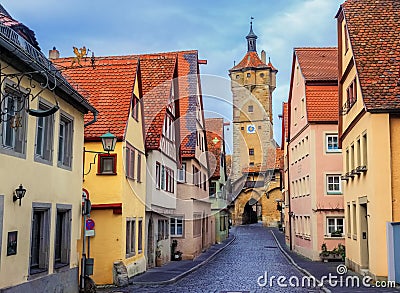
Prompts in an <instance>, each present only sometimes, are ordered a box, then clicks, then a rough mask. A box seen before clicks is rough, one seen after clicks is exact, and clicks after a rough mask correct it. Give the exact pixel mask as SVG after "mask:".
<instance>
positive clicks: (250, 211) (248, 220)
mask: <svg viewBox="0 0 400 293" xmlns="http://www.w3.org/2000/svg"><path fill="white" fill-rule="evenodd" d="M260 218H261V204H260V203H259V202H258V201H257V200H256V199H254V198H251V199H250V200H249V201H248V202H247V203H246V205H245V206H244V209H243V214H242V225H247V224H255V223H257V222H258V220H259V219H260Z"/></svg>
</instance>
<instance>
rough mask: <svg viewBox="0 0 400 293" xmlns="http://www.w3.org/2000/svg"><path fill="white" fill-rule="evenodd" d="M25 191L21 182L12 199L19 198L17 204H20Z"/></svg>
mask: <svg viewBox="0 0 400 293" xmlns="http://www.w3.org/2000/svg"><path fill="white" fill-rule="evenodd" d="M25 192H26V189H25V188H24V187H23V186H22V184H20V185H19V187H18V188H17V189H15V191H14V195H13V201H16V200H18V199H19V205H21V199H22V198H23V197H24V196H25Z"/></svg>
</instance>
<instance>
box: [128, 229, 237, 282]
mask: <svg viewBox="0 0 400 293" xmlns="http://www.w3.org/2000/svg"><path fill="white" fill-rule="evenodd" d="M234 240H235V236H234V235H233V234H232V232H231V231H230V236H229V237H228V238H227V239H225V240H224V241H223V242H222V243H221V244H215V245H213V246H211V247H210V248H209V249H207V250H206V251H205V252H203V253H201V254H200V255H199V256H198V257H196V258H195V259H194V260H181V261H171V262H169V263H167V264H165V265H163V266H162V267H155V268H151V269H148V270H147V271H146V272H145V273H143V274H141V275H137V276H134V277H133V278H132V279H131V280H130V282H129V283H131V284H135V285H163V284H171V283H174V282H176V281H178V280H179V279H181V278H183V277H184V276H186V275H188V274H190V273H191V272H192V271H194V270H196V269H198V268H199V267H201V266H202V265H204V264H206V263H207V262H209V261H210V260H211V259H213V258H214V256H215V255H217V254H218V253H219V252H221V251H222V250H224V249H225V248H226V247H227V246H228V245H229V244H231V243H232V242H233V241H234Z"/></svg>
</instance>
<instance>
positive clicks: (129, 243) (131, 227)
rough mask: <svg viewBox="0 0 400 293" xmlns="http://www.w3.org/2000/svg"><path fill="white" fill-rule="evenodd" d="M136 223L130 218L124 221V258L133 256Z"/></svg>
mask: <svg viewBox="0 0 400 293" xmlns="http://www.w3.org/2000/svg"><path fill="white" fill-rule="evenodd" d="M135 228H136V221H135V219H132V218H127V219H126V257H131V256H133V255H135V253H136V251H135V240H136V234H135V233H136V229H135Z"/></svg>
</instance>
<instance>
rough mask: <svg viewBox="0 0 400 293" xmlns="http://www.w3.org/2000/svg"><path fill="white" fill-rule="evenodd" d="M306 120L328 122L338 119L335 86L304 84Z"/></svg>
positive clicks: (337, 99)
mask: <svg viewBox="0 0 400 293" xmlns="http://www.w3.org/2000/svg"><path fill="white" fill-rule="evenodd" d="M306 107H307V120H308V121H309V122H330V121H336V122H337V121H338V120H339V98H338V87H337V86H329V85H328V86H324V85H306Z"/></svg>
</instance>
